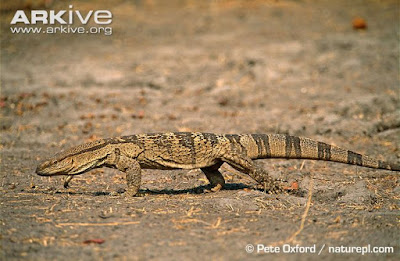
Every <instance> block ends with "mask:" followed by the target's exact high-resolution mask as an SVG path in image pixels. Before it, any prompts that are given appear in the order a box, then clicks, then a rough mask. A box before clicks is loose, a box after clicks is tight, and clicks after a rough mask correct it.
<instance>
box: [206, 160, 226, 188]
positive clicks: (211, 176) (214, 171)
mask: <svg viewBox="0 0 400 261" xmlns="http://www.w3.org/2000/svg"><path fill="white" fill-rule="evenodd" d="M222 163H223V162H220V163H217V164H215V165H212V166H210V167H205V168H201V170H202V171H203V173H204V174H205V175H206V177H207V179H208V181H209V182H210V186H211V189H210V191H207V190H206V192H217V191H219V190H221V189H222V188H223V187H224V185H225V179H224V177H223V176H222V174H221V172H219V170H218V169H219V168H220V167H221V165H222Z"/></svg>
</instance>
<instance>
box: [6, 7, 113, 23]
mask: <svg viewBox="0 0 400 261" xmlns="http://www.w3.org/2000/svg"><path fill="white" fill-rule="evenodd" d="M69 8H70V10H60V11H58V12H56V11H54V10H49V11H47V10H31V11H30V19H29V18H28V16H27V15H26V13H25V11H24V10H17V11H16V12H15V14H14V17H13V19H12V20H11V23H10V24H12V25H15V24H18V23H23V24H49V25H55V24H61V25H66V24H68V25H72V24H74V23H75V22H80V23H81V24H87V23H88V22H89V21H90V19H91V18H93V21H94V23H96V24H98V25H107V24H111V23H112V13H111V12H110V11H109V10H96V11H94V10H90V11H89V12H88V13H87V14H82V13H81V12H80V11H79V10H71V9H72V8H73V6H72V5H70V6H69Z"/></svg>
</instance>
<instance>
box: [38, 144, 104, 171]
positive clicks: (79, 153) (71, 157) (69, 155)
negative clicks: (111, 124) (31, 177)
mask: <svg viewBox="0 0 400 261" xmlns="http://www.w3.org/2000/svg"><path fill="white" fill-rule="evenodd" d="M103 143H104V142H103V141H95V142H90V143H85V144H82V145H79V146H76V147H73V148H70V149H67V150H65V151H63V152H61V153H58V154H56V155H54V157H52V158H50V159H47V160H45V161H42V162H41V163H39V164H38V166H37V168H36V174H38V175H40V176H53V175H78V174H82V173H83V172H85V171H88V170H90V169H93V168H96V167H100V166H101V165H102V164H103V163H104V161H105V158H106V157H107V154H104V155H103V153H102V151H99V150H94V151H93V150H92V148H96V146H101V145H102V144H103Z"/></svg>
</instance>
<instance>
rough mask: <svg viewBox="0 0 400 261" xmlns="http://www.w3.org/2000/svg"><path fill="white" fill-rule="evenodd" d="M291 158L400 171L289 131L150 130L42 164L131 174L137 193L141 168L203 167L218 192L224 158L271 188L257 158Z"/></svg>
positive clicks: (50, 169)
mask: <svg viewBox="0 0 400 261" xmlns="http://www.w3.org/2000/svg"><path fill="white" fill-rule="evenodd" d="M267 158H287V159H314V160H325V161H334V162H341V163H346V164H351V165H358V166H362V167H368V168H374V169H386V170H393V171H400V166H399V165H398V164H390V163H387V162H384V161H380V160H376V159H373V158H371V157H368V156H364V155H361V154H358V153H355V152H352V151H349V150H345V149H342V148H339V147H337V146H333V145H329V144H326V143H323V142H318V141H314V140H312V139H308V138H302V137H296V136H290V135H285V134H213V133H197V132H176V133H151V134H139V135H131V136H124V137H117V138H109V139H101V140H97V141H93V142H89V143H85V144H82V145H79V146H76V147H73V148H70V149H68V150H65V151H63V152H61V153H58V154H56V155H55V156H54V157H53V158H50V159H49V160H46V161H44V162H42V163H40V164H39V165H38V167H37V169H36V173H37V174H38V175H41V176H53V175H67V176H68V177H67V178H66V180H65V183H64V186H65V187H67V186H68V183H69V181H70V180H71V179H72V177H73V176H74V175H78V174H82V173H85V172H87V171H89V170H91V169H94V168H101V167H111V168H116V169H118V170H120V171H122V172H125V173H126V180H127V185H128V189H127V191H126V193H127V195H131V196H133V195H135V194H137V192H138V190H139V187H140V182H141V169H195V168H200V169H201V170H202V171H203V172H204V174H205V175H206V177H207V179H208V180H209V182H210V185H211V188H212V189H211V190H212V191H218V190H220V189H221V188H222V187H223V186H224V184H225V180H224V178H223V176H222V174H221V173H220V172H219V170H218V169H219V168H220V166H221V165H222V164H223V163H224V162H225V163H227V164H229V165H230V166H232V167H233V168H235V169H236V170H239V171H240V172H243V173H245V174H248V175H249V176H250V177H252V178H253V179H254V180H256V181H257V182H259V183H261V184H264V185H265V187H266V188H267V189H269V190H271V191H278V190H280V188H279V186H278V185H276V184H275V181H274V180H273V179H272V178H271V177H270V176H268V173H266V171H265V170H263V169H262V168H260V167H257V165H256V164H255V163H254V162H253V160H255V159H267Z"/></svg>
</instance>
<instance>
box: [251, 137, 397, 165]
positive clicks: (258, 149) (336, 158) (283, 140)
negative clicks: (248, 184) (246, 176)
mask: <svg viewBox="0 0 400 261" xmlns="http://www.w3.org/2000/svg"><path fill="white" fill-rule="evenodd" d="M249 138H250V139H251V140H253V142H252V144H253V146H250V148H249V150H248V151H249V152H250V154H251V155H249V156H250V157H251V158H252V159H265V158H288V159H313V160H325V161H333V162H340V163H345V164H351V165H357V166H362V167H368V168H374V169H386V170H392V171H400V165H399V164H394V163H388V162H385V161H381V160H377V159H374V158H372V157H368V156H365V155H362V154H359V153H356V152H353V151H350V150H345V149H342V148H340V147H337V146H334V145H329V144H327V143H324V142H319V141H315V140H312V139H308V138H303V137H296V136H290V135H285V134H250V135H249ZM247 144H250V143H247ZM246 147H249V146H246Z"/></svg>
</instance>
